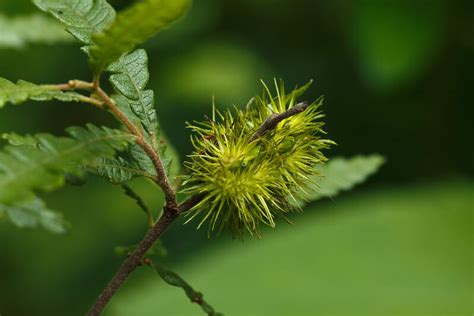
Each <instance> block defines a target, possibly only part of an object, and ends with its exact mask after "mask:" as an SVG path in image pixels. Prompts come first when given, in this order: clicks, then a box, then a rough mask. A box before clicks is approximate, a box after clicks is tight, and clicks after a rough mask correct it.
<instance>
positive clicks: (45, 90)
mask: <svg viewBox="0 0 474 316" xmlns="http://www.w3.org/2000/svg"><path fill="white" fill-rule="evenodd" d="M81 97H82V96H81V95H80V94H78V93H75V92H63V91H61V90H59V88H58V87H56V86H55V85H36V84H34V83H31V82H28V81H23V80H19V81H18V82H17V83H16V84H14V83H13V82H11V81H8V80H7V79H4V78H0V108H2V107H3V106H5V104H6V103H7V102H10V103H13V104H19V103H22V102H25V101H27V100H28V99H31V100H35V101H48V100H53V99H56V100H59V101H63V102H80V101H81Z"/></svg>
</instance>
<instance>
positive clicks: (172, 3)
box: [89, 0, 191, 72]
mask: <svg viewBox="0 0 474 316" xmlns="http://www.w3.org/2000/svg"><path fill="white" fill-rule="evenodd" d="M190 4H191V0H143V1H139V2H136V3H135V4H134V5H132V6H131V7H129V8H127V9H125V10H123V11H121V12H120V13H119V14H118V15H117V18H116V19H115V21H114V22H113V23H112V25H110V27H108V28H107V29H105V30H104V31H103V32H101V33H98V34H94V35H93V37H92V41H93V42H94V45H93V46H91V47H90V50H89V52H90V55H91V65H92V67H93V68H94V69H95V71H96V72H101V71H102V70H104V69H105V68H106V67H107V66H108V65H110V64H111V63H112V62H114V61H116V60H117V59H119V58H120V56H122V55H123V54H126V53H128V52H130V51H132V50H133V49H134V48H135V47H136V46H137V45H139V44H141V43H143V42H145V41H146V40H148V39H149V38H150V37H152V36H153V35H155V34H156V33H157V32H158V31H161V30H162V29H164V28H165V27H167V26H168V25H169V24H170V23H171V22H173V21H175V20H177V19H178V18H180V17H181V16H182V15H183V14H184V13H185V12H186V10H187V9H188V7H189V6H190Z"/></svg>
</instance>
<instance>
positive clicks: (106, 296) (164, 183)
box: [88, 86, 309, 316]
mask: <svg viewBox="0 0 474 316" xmlns="http://www.w3.org/2000/svg"><path fill="white" fill-rule="evenodd" d="M95 91H96V93H97V94H98V95H99V97H100V98H101V99H102V100H103V101H104V103H105V104H106V106H107V107H108V109H109V110H110V111H111V112H112V113H113V114H114V115H115V116H116V117H117V119H118V120H119V121H121V122H122V123H123V124H124V125H125V126H126V127H127V128H128V129H129V130H130V132H131V133H132V134H134V135H135V136H137V143H138V144H139V145H140V146H142V148H143V149H144V150H145V152H146V153H147V154H148V155H149V156H150V158H151V159H152V161H153V163H154V164H155V167H156V169H157V172H158V179H159V184H160V186H161V188H162V189H163V192H164V193H165V198H166V205H165V206H164V210H163V214H162V215H161V217H160V218H159V219H158V221H157V222H156V223H155V225H154V226H153V227H152V228H151V229H150V230H149V231H148V232H147V234H146V235H145V237H144V238H143V240H142V241H141V242H140V243H139V245H138V246H137V248H136V249H135V250H134V251H133V252H132V253H131V255H130V256H129V257H128V258H127V259H125V261H124V262H123V263H122V265H121V267H120V268H119V270H118V271H117V273H116V274H115V276H114V277H113V278H112V280H111V281H110V283H109V284H108V285H107V287H106V288H105V289H104V290H103V291H102V293H101V294H100V296H99V298H98V299H97V301H96V302H95V303H94V305H93V306H92V307H91V309H90V310H89V313H88V315H89V316H98V315H100V314H101V313H102V311H103V310H104V308H105V307H106V306H107V304H108V303H109V301H110V300H111V299H112V297H113V296H114V294H115V293H116V292H117V290H118V289H119V288H120V287H121V286H122V284H123V283H124V282H125V280H126V279H127V278H128V277H129V276H130V274H131V273H132V272H133V271H134V270H135V269H136V268H137V267H138V266H140V265H141V263H142V260H143V257H144V256H145V254H146V252H147V251H148V249H150V248H151V247H152V246H153V244H154V243H155V241H156V240H157V239H158V237H160V235H161V234H162V233H163V232H164V231H165V230H166V229H167V227H168V226H169V225H170V224H171V223H173V221H174V220H175V219H176V218H178V217H179V215H180V214H181V213H183V212H186V211H188V210H190V209H191V208H193V207H194V206H195V205H197V204H198V203H199V202H200V201H202V199H203V198H204V197H205V194H199V195H194V196H191V197H190V198H188V199H187V200H185V201H184V202H182V203H181V204H179V205H177V202H176V194H175V191H174V190H173V188H172V187H171V186H170V184H169V182H168V178H167V176H166V173H165V172H164V169H163V164H162V162H161V158H160V156H159V154H158V153H157V152H156V151H155V150H154V148H153V147H152V146H150V145H149V144H148V143H147V142H146V140H145V138H144V137H143V135H142V133H141V132H140V130H139V129H138V128H136V127H135V126H134V125H133V123H131V122H130V121H129V120H128V118H127V117H126V116H125V115H124V114H123V113H122V112H121V111H120V109H119V108H118V107H117V106H116V105H115V102H114V101H113V100H112V99H111V98H110V97H109V96H108V95H107V94H106V93H105V92H104V91H103V90H102V89H101V88H100V87H98V86H97V87H96V88H95ZM308 106H309V103H307V102H303V103H298V104H296V105H295V106H294V107H292V108H291V109H289V110H287V111H285V112H283V113H280V114H275V115H272V116H270V117H268V118H267V119H266V120H265V122H264V123H263V124H262V126H260V127H259V129H258V130H257V131H256V132H255V133H254V134H253V135H252V136H251V141H254V140H256V139H257V138H258V137H261V136H262V135H263V134H264V133H265V132H267V131H269V130H271V129H274V128H275V127H276V126H277V125H278V123H280V122H281V121H283V120H284V119H286V118H289V117H291V116H293V115H296V114H298V113H301V112H303V111H304V110H306V108H307V107H308Z"/></svg>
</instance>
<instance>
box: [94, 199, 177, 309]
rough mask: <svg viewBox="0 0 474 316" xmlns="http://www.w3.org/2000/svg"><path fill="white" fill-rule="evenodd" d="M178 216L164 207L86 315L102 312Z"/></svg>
mask: <svg viewBox="0 0 474 316" xmlns="http://www.w3.org/2000/svg"><path fill="white" fill-rule="evenodd" d="M178 216H179V213H177V212H175V211H173V210H169V209H166V208H165V211H164V212H163V215H162V216H161V217H160V219H159V220H158V221H157V222H156V224H155V226H153V228H152V229H150V230H149V231H148V233H147V234H146V235H145V237H144V238H143V240H142V241H141V242H140V243H139V244H138V246H137V248H136V249H135V250H134V251H133V252H132V253H131V254H130V256H129V257H128V258H127V259H125V261H124V262H123V264H122V266H121V267H120V269H119V270H118V271H117V273H116V274H115V276H114V277H113V278H112V281H110V283H109V284H108V285H107V287H106V288H105V289H104V291H103V292H102V293H101V294H100V296H99V298H98V299H97V301H96V302H95V304H94V305H93V306H92V307H91V309H90V310H89V313H88V314H87V315H89V316H98V315H100V314H101V313H102V311H103V310H104V308H105V306H106V305H107V303H108V302H109V301H110V299H111V298H112V296H113V295H114V294H115V292H117V290H118V289H119V288H120V286H122V284H123V282H124V281H125V280H126V279H127V278H128V276H129V275H130V274H131V273H132V272H133V271H134V270H135V269H136V268H137V267H138V266H139V265H140V263H141V261H142V258H143V256H144V255H145V254H146V252H147V251H148V249H150V248H151V247H152V246H153V244H154V243H155V241H156V239H158V237H159V236H160V235H161V234H162V233H163V231H164V230H165V229H166V228H167V227H168V226H169V225H170V224H171V223H172V222H173V221H174V220H175V219H176V218H177V217H178Z"/></svg>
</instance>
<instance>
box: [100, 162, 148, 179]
mask: <svg viewBox="0 0 474 316" xmlns="http://www.w3.org/2000/svg"><path fill="white" fill-rule="evenodd" d="M95 169H96V170H97V173H98V174H99V175H100V176H102V177H103V178H105V179H107V180H108V181H109V182H110V183H112V184H121V183H124V182H128V181H130V180H132V179H133V178H135V177H137V176H138V173H137V172H140V171H141V170H137V171H135V170H134V169H133V167H132V166H130V164H129V163H128V162H127V161H126V160H125V159H123V158H122V157H118V158H112V159H109V158H104V159H103V160H102V161H101V162H100V163H98V164H97V166H96V167H95Z"/></svg>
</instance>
